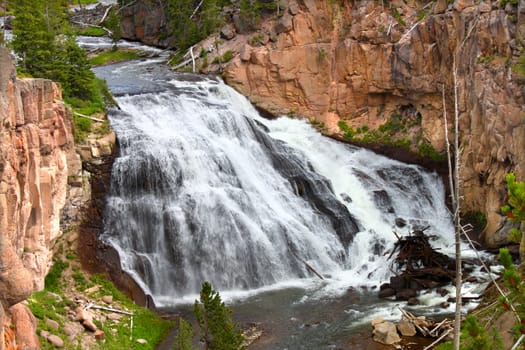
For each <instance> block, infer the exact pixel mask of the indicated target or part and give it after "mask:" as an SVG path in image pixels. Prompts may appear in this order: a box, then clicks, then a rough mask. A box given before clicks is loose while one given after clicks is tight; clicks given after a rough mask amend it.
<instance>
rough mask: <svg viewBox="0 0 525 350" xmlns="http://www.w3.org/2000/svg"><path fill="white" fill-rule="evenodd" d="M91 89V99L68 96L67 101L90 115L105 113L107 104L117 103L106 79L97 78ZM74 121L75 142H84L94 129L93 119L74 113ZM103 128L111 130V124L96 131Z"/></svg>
mask: <svg viewBox="0 0 525 350" xmlns="http://www.w3.org/2000/svg"><path fill="white" fill-rule="evenodd" d="M91 90H92V93H91V95H92V96H93V97H92V98H91V100H82V99H79V98H74V97H70V98H66V99H65V102H66V103H67V104H68V105H69V106H70V107H71V108H72V109H73V111H75V112H77V113H80V114H84V115H89V116H91V115H94V114H97V113H105V111H106V106H111V105H113V104H114V103H115V102H114V100H113V97H112V96H111V93H110V92H109V89H108V86H107V84H106V81H105V80H101V79H98V78H97V79H95V80H94V81H93V83H92V86H91ZM73 122H74V125H75V142H77V143H78V142H82V141H83V140H84V139H85V138H86V137H87V135H88V133H90V132H91V131H92V125H93V121H92V120H91V119H88V118H84V117H80V116H78V115H76V114H73ZM103 130H107V131H108V132H109V124H108V125H107V126H106V128H104V129H100V130H96V131H100V132H97V133H102V131H103Z"/></svg>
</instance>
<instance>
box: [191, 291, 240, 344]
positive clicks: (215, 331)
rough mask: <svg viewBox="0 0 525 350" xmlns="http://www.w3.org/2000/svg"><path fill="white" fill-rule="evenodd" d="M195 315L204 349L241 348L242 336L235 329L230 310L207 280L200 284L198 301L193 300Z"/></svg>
mask: <svg viewBox="0 0 525 350" xmlns="http://www.w3.org/2000/svg"><path fill="white" fill-rule="evenodd" d="M194 311H195V315H196V316H197V322H198V324H199V328H200V331H201V341H203V342H204V344H205V348H206V349H211V350H238V349H242V348H243V347H242V343H243V340H244V338H243V336H242V334H241V332H240V331H239V330H236V329H235V328H236V324H235V323H234V322H233V321H232V312H231V310H230V309H229V308H228V307H226V306H225V305H224V302H223V301H222V300H221V297H220V295H219V293H218V292H217V291H215V290H213V289H212V287H211V284H210V283H209V282H204V283H203V284H202V290H201V293H200V302H197V301H195V305H194Z"/></svg>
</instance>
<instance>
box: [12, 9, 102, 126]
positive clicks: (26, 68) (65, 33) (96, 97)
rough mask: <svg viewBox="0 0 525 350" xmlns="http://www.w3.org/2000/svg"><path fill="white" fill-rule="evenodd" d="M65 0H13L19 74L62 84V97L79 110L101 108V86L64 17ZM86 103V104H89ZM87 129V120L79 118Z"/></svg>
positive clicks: (15, 44)
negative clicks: (83, 120) (14, 0)
mask: <svg viewBox="0 0 525 350" xmlns="http://www.w3.org/2000/svg"><path fill="white" fill-rule="evenodd" d="M67 5H68V1H64V0H31V1H30V0H19V1H16V2H14V3H13V10H14V13H15V19H14V21H13V25H14V28H13V35H14V38H13V41H12V46H13V50H14V51H15V52H16V54H17V55H18V57H20V66H19V67H18V68H17V70H18V71H19V72H20V73H21V75H26V76H32V77H35V78H46V79H51V80H54V81H57V82H59V83H60V84H61V86H62V90H63V92H64V99H65V100H66V102H67V103H69V104H70V105H71V106H72V107H73V108H86V109H89V110H84V111H82V112H80V111H79V112H80V113H83V114H91V112H92V111H93V112H98V111H104V110H105V105H104V99H103V98H102V96H104V95H105V91H104V86H103V85H101V84H100V83H99V82H98V80H97V79H96V77H95V75H94V73H93V72H92V71H91V65H90V63H89V60H88V59H87V55H86V53H85V51H84V50H83V49H81V48H80V47H79V46H78V44H77V42H76V40H75V37H74V35H73V34H72V31H71V29H70V27H69V22H68V19H67ZM88 107H89V108H88ZM79 123H80V124H82V123H83V124H82V125H81V126H80V125H78V126H79V127H80V128H83V129H87V125H85V124H86V122H78V121H77V124H79Z"/></svg>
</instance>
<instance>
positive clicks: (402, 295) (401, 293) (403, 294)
mask: <svg viewBox="0 0 525 350" xmlns="http://www.w3.org/2000/svg"><path fill="white" fill-rule="evenodd" d="M416 295H417V292H416V291H415V290H413V289H410V288H403V289H400V290H398V291H397V292H396V300H408V299H410V298H413V297H415V296H416Z"/></svg>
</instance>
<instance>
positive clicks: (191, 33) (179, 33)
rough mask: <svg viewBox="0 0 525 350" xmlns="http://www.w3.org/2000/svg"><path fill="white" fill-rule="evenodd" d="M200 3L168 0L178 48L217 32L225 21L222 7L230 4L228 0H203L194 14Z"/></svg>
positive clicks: (187, 46) (192, 0)
mask: <svg viewBox="0 0 525 350" xmlns="http://www.w3.org/2000/svg"><path fill="white" fill-rule="evenodd" d="M199 3H200V1H195V0H168V14H169V21H170V26H171V28H172V30H173V39H174V42H175V46H176V47H177V48H178V49H181V50H185V49H188V48H189V47H190V46H192V45H193V44H195V43H196V42H199V41H200V40H202V39H204V38H206V37H207V36H209V35H210V34H212V33H213V32H215V31H216V30H217V29H218V28H219V27H220V26H221V24H222V23H223V18H222V17H221V9H222V7H223V6H226V5H228V3H229V2H228V1H226V0H203V1H202V4H201V6H200V8H199V10H198V11H197V12H196V13H195V15H194V11H195V9H196V8H197V6H198V4H199ZM192 15H193V17H192Z"/></svg>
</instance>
